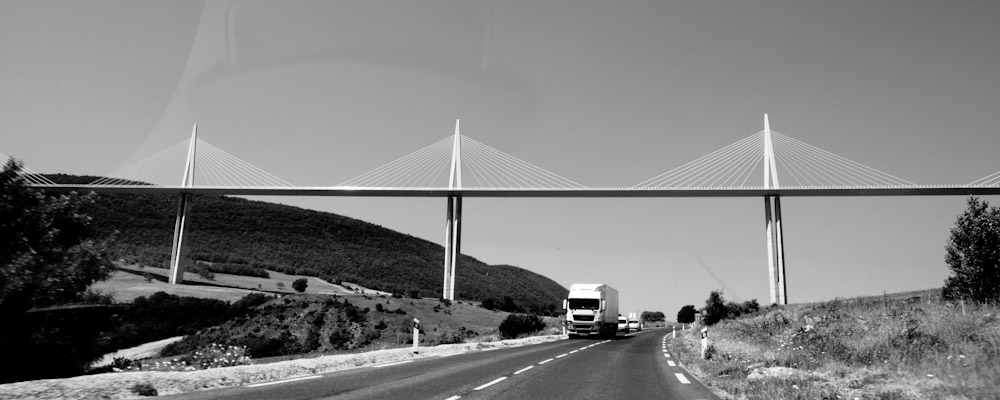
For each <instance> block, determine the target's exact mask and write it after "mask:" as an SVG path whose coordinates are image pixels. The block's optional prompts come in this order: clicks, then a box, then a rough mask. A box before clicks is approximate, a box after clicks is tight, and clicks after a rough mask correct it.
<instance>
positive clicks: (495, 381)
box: [472, 376, 507, 390]
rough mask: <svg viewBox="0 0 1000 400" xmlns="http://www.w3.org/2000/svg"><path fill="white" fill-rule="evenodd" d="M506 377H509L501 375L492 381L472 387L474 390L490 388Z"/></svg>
mask: <svg viewBox="0 0 1000 400" xmlns="http://www.w3.org/2000/svg"><path fill="white" fill-rule="evenodd" d="M504 379H507V377H506V376H501V377H499V378H496V379H494V380H492V381H489V382H487V383H484V384H482V385H479V386H478V387H475V388H472V390H483V389H486V388H488V387H490V386H493V385H494V384H496V383H498V382H501V381H503V380H504Z"/></svg>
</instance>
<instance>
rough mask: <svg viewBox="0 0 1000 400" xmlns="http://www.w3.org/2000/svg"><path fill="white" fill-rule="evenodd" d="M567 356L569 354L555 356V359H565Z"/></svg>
mask: <svg viewBox="0 0 1000 400" xmlns="http://www.w3.org/2000/svg"><path fill="white" fill-rule="evenodd" d="M568 355H569V354H567V353H562V354H560V355H558V356H556V358H563V357H566V356H568Z"/></svg>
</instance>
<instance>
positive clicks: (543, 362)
mask: <svg viewBox="0 0 1000 400" xmlns="http://www.w3.org/2000/svg"><path fill="white" fill-rule="evenodd" d="M552 360H555V359H554V358H550V359H548V360H545V361H542V362H540V363H538V365H542V364H545V363H547V362H549V361H552Z"/></svg>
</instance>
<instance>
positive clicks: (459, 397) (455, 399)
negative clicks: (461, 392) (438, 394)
mask: <svg viewBox="0 0 1000 400" xmlns="http://www.w3.org/2000/svg"><path fill="white" fill-rule="evenodd" d="M461 398H462V396H451V397H449V398H447V399H444V400H458V399H461Z"/></svg>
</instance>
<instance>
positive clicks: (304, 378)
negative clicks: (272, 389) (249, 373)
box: [244, 375, 323, 388]
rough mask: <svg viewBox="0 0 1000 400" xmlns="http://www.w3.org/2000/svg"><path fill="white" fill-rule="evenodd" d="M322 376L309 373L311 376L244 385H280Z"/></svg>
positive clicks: (251, 386) (253, 386)
mask: <svg viewBox="0 0 1000 400" xmlns="http://www.w3.org/2000/svg"><path fill="white" fill-rule="evenodd" d="M322 377H323V376H322V375H309V376H300V377H298V378H291V379H282V380H280V381H273V382H264V383H255V384H253V385H246V386H244V387H248V388H255V387H261V386H269V385H278V384H282V383H288V382H295V381H304V380H306V379H316V378H322Z"/></svg>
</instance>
